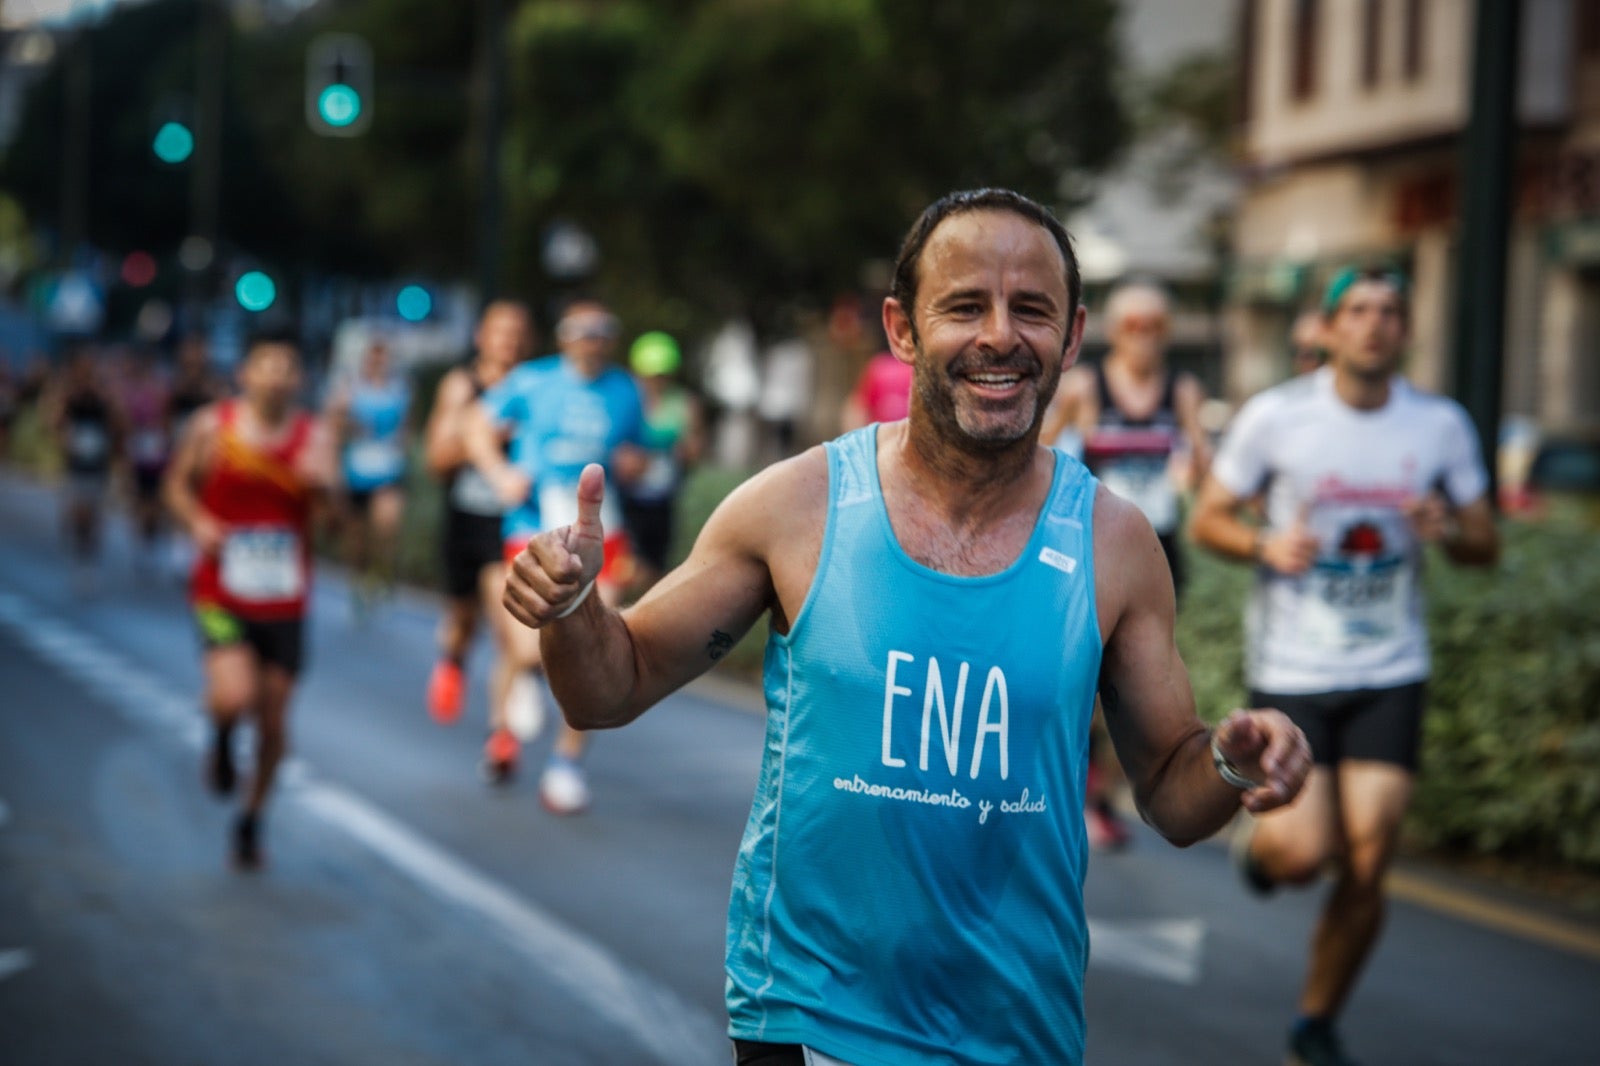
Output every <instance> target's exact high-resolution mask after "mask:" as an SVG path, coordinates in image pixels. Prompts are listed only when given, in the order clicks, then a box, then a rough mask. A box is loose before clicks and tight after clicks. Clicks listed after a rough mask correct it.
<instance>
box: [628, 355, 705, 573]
mask: <svg viewBox="0 0 1600 1066" xmlns="http://www.w3.org/2000/svg"><path fill="white" fill-rule="evenodd" d="M682 365H683V355H682V353H681V352H680V351H679V349H678V342H677V341H676V340H674V339H673V338H672V336H671V335H670V334H667V333H663V332H661V331H660V330H651V331H650V332H648V333H642V334H640V335H639V337H638V339H637V340H635V341H634V342H633V346H632V347H631V348H630V349H628V366H629V368H630V369H631V370H632V371H633V375H634V377H635V379H637V380H638V382H639V393H640V395H641V396H642V397H643V399H644V447H645V450H646V452H647V453H648V454H649V461H648V463H647V465H646V466H645V471H644V474H643V476H641V477H640V478H639V480H637V481H636V482H634V483H633V484H632V485H629V486H627V487H626V488H625V489H624V490H623V495H622V521H623V524H624V525H625V526H626V527H627V530H628V536H629V539H630V540H632V542H633V554H634V575H633V578H634V579H633V582H632V588H631V590H630V591H631V592H632V593H633V595H635V596H638V595H642V594H643V593H644V591H645V590H646V589H648V588H649V587H650V586H651V585H654V584H655V583H656V581H657V580H658V579H659V578H660V577H661V575H662V574H664V573H666V570H667V562H668V556H669V555H670V553H671V551H672V530H673V521H674V517H673V516H674V512H675V507H674V504H675V502H676V500H677V498H678V491H679V489H681V488H682V486H683V479H684V477H685V476H686V475H687V474H688V471H689V469H690V468H691V467H692V466H694V464H695V463H696V462H698V461H699V459H700V455H701V452H702V451H703V450H704V447H705V425H704V423H705V419H704V416H703V414H702V411H701V406H700V400H699V398H698V397H696V396H695V395H694V393H692V392H691V391H689V389H687V388H686V387H684V385H682V384H681V383H680V382H679V381H678V380H677V379H676V377H675V375H676V374H677V373H678V370H679V369H680V368H681V367H682Z"/></svg>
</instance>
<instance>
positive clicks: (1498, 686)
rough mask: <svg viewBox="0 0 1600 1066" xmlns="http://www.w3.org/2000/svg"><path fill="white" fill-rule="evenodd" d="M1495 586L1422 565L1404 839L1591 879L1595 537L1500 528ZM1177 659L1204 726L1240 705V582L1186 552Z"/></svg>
mask: <svg viewBox="0 0 1600 1066" xmlns="http://www.w3.org/2000/svg"><path fill="white" fill-rule="evenodd" d="M1501 528H1502V534H1503V537H1504V552H1503V555H1502V559H1501V562H1500V565H1499V567H1497V568H1496V569H1494V570H1487V571H1485V570H1469V569H1458V568H1455V567H1452V566H1450V565H1449V564H1448V563H1447V562H1446V561H1445V560H1444V559H1442V558H1435V559H1431V560H1430V565H1429V567H1428V570H1427V573H1426V576H1425V586H1426V588H1427V592H1428V597H1429V611H1428V614H1429V622H1430V626H1431V630H1432V636H1433V653H1434V674H1433V681H1432V683H1431V687H1430V691H1429V712H1428V717H1427V719H1426V725H1425V728H1424V750H1423V771H1422V774H1421V776H1420V778H1419V780H1418V787H1417V793H1416V798H1415V802H1414V803H1413V805H1412V809H1411V817H1410V820H1409V822H1408V825H1407V837H1408V840H1409V841H1410V842H1411V843H1413V844H1414V845H1417V846H1420V847H1424V848H1430V849H1435V850H1439V851H1444V852H1455V853H1461V854H1467V855H1481V856H1494V857H1497V858H1505V859H1516V860H1533V861H1536V862H1545V863H1556V864H1560V865H1563V866H1568V867H1573V868H1578V869H1587V870H1600V551H1597V550H1596V549H1597V548H1600V536H1597V534H1596V530H1595V528H1594V527H1593V526H1592V525H1591V524H1590V523H1589V522H1587V521H1586V520H1584V519H1583V518H1582V517H1581V516H1579V515H1576V514H1573V513H1565V512H1562V513H1556V514H1553V515H1551V516H1549V518H1548V519H1547V520H1545V521H1541V522H1539V523H1529V522H1522V521H1510V522H1505V523H1503V524H1502V527H1501ZM1190 560H1191V562H1192V564H1193V565H1192V568H1191V569H1192V573H1193V582H1192V585H1191V587H1190V589H1189V591H1188V594H1186V596H1185V599H1184V603H1183V609H1182V610H1181V611H1180V612H1179V615H1180V616H1179V622H1178V644H1179V647H1180V649H1181V650H1182V652H1183V654H1184V658H1185V661H1186V662H1187V663H1188V665H1189V672H1190V676H1191V677H1192V678H1193V681H1194V687H1195V696H1196V699H1197V700H1198V702H1199V705H1200V709H1201V713H1202V715H1203V716H1204V717H1206V718H1208V719H1210V720H1215V719H1216V718H1218V717H1220V716H1221V715H1222V714H1224V713H1226V711H1227V710H1228V709H1229V708H1231V707H1233V706H1236V705H1237V704H1238V703H1239V701H1241V700H1242V699H1243V698H1244V691H1245V686H1244V682H1243V678H1242V676H1241V669H1240V667H1241V639H1242V633H1241V629H1242V626H1241V605H1242V603H1243V597H1244V595H1245V592H1246V590H1247V588H1248V586H1249V581H1250V575H1249V572H1248V568H1246V567H1242V566H1233V565H1230V564H1227V563H1223V562H1220V561H1218V560H1216V559H1213V558H1211V557H1208V556H1205V555H1203V554H1201V553H1200V552H1198V551H1191V552H1190Z"/></svg>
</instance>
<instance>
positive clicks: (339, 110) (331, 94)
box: [317, 82, 361, 129]
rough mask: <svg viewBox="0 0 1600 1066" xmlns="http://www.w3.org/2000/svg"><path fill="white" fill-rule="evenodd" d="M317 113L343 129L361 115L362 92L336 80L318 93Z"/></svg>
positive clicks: (328, 122) (329, 122) (329, 123)
mask: <svg viewBox="0 0 1600 1066" xmlns="http://www.w3.org/2000/svg"><path fill="white" fill-rule="evenodd" d="M317 114H319V115H321V116H322V121H324V122H326V123H327V124H328V125H330V126H333V127H336V128H339V129H343V128H344V127H346V126H349V125H351V124H352V123H354V122H355V120H356V119H358V118H360V117H361V94H360V93H358V92H356V91H355V90H354V89H352V88H351V87H350V86H348V85H345V84H343V83H342V82H335V83H334V84H332V85H330V86H328V87H327V88H326V89H323V90H322V92H321V93H319V94H318V95H317Z"/></svg>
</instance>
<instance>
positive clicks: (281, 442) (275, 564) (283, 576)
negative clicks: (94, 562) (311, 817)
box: [164, 335, 334, 868]
mask: <svg viewBox="0 0 1600 1066" xmlns="http://www.w3.org/2000/svg"><path fill="white" fill-rule="evenodd" d="M239 384H240V387H241V392H240V395H239V397H238V398H237V399H231V400H223V401H220V402H218V403H216V404H213V405H211V406H209V407H205V408H202V409H201V410H200V411H198V412H196V414H195V415H194V417H193V418H192V419H190V421H189V424H188V425H187V427H186V428H185V431H184V436H183V439H182V440H181V442H180V443H179V446H178V453H177V455H176V456H175V457H174V459H173V462H172V465H171V466H170V467H169V469H168V471H167V477H166V481H165V486H164V491H165V497H166V501H167V505H168V507H170V508H171V509H172V511H173V513H174V514H175V515H176V516H177V518H178V519H179V521H181V522H182V523H183V524H184V525H185V526H186V527H188V529H189V531H190V533H191V534H192V535H193V537H194V540H195V544H196V546H197V547H198V548H199V557H198V559H197V560H196V562H195V568H194V577H193V581H192V584H191V600H192V602H193V604H194V611H195V620H196V622H197V623H198V625H199V629H200V638H201V644H202V646H203V647H204V649H205V652H204V656H205V660H204V666H205V677H206V708H207V710H208V712H209V713H210V715H211V719H212V722H213V725H214V726H215V731H214V734H213V742H212V745H211V748H210V751H209V753H208V755H207V759H206V775H207V778H208V780H209V782H210V784H211V787H212V788H213V789H214V790H215V791H216V792H218V793H219V794H223V795H226V794H228V793H230V792H232V791H233V787H234V783H235V778H236V773H235V770H234V764H233V731H234V727H235V726H236V725H237V724H238V722H239V721H240V719H242V718H245V717H249V718H251V719H253V720H254V722H255V724H256V729H257V734H258V735H257V739H256V767H255V774H254V776H253V778H252V780H251V785H250V790H249V793H248V795H247V796H246V797H245V803H244V809H243V811H242V812H241V814H240V815H239V818H238V820H237V821H236V822H235V824H234V830H233V834H234V835H233V854H234V858H235V860H236V862H237V863H238V864H239V865H240V866H242V867H246V868H250V867H254V866H258V865H259V864H260V862H261V851H260V837H261V811H262V808H263V807H264V806H265V804H266V798H267V795H268V793H269V792H270V791H271V788H272V780H273V777H274V775H275V774H276V771H277V768H278V764H279V762H280V761H281V760H282V758H283V755H284V753H285V751H286V750H287V746H288V723H287V718H288V706H289V697H290V695H291V694H292V692H293V689H294V682H295V678H296V677H297V675H298V674H299V672H300V667H301V659H302V649H303V644H304V633H303V626H302V621H303V618H304V616H305V609H306V602H307V596H308V594H309V589H310V577H311V546H310V540H311V520H312V516H313V513H314V511H315V509H316V504H317V502H318V500H319V499H320V497H321V496H322V495H323V493H324V491H325V490H326V489H327V488H328V486H329V485H330V484H331V483H332V481H333V478H334V457H333V448H332V442H331V437H330V436H329V434H328V433H327V431H326V429H325V428H324V427H323V425H322V424H321V423H320V422H319V421H317V420H316V419H315V418H313V417H312V416H311V415H310V414H308V413H306V412H305V411H302V410H300V409H299V408H298V407H297V406H296V403H295V400H296V397H297V396H298V394H299V389H300V353H299V349H298V347H297V345H296V344H295V342H294V341H293V340H292V339H290V338H288V337H282V336H276V335H273V336H262V337H259V338H257V339H256V340H255V341H253V342H252V344H251V345H250V349H249V351H248V352H247V353H246V355H245V358H244V362H243V363H242V364H241V366H240V370H239Z"/></svg>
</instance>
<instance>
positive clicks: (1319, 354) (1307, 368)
mask: <svg viewBox="0 0 1600 1066" xmlns="http://www.w3.org/2000/svg"><path fill="white" fill-rule="evenodd" d="M1322 330H1323V322H1322V313H1321V312H1320V311H1302V312H1301V313H1300V317H1299V318H1296V319H1295V320H1294V328H1292V329H1291V330H1290V331H1289V365H1290V367H1291V368H1292V369H1293V370H1294V373H1295V374H1296V375H1299V374H1309V373H1311V371H1313V370H1315V369H1317V368H1318V367H1320V366H1321V365H1322V364H1323V363H1325V362H1327V361H1328V353H1327V350H1326V349H1325V348H1323V343H1324V342H1323V336H1322Z"/></svg>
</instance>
